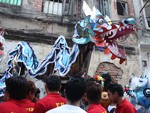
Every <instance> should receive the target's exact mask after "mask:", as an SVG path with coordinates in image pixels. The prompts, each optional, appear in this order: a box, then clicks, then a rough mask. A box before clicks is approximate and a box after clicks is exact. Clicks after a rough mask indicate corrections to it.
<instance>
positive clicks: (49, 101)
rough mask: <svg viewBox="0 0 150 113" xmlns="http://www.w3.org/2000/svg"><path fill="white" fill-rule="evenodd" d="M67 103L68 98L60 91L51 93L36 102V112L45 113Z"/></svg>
mask: <svg viewBox="0 0 150 113" xmlns="http://www.w3.org/2000/svg"><path fill="white" fill-rule="evenodd" d="M64 104H66V99H65V98H63V97H61V95H60V94H58V93H50V94H48V95H47V96H46V97H44V98H43V99H41V100H39V101H37V102H36V103H35V108H34V113H45V112H46V111H48V110H50V109H53V108H56V107H59V106H61V105H64Z"/></svg>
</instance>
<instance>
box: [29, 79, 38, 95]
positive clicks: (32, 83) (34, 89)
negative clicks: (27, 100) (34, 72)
mask: <svg viewBox="0 0 150 113" xmlns="http://www.w3.org/2000/svg"><path fill="white" fill-rule="evenodd" d="M36 90H37V88H36V86H35V84H34V82H33V81H31V80H29V81H28V92H27V93H28V94H29V93H30V92H32V93H35V92H36Z"/></svg>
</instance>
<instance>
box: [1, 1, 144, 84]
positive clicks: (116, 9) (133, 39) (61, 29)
mask: <svg viewBox="0 0 150 113" xmlns="http://www.w3.org/2000/svg"><path fill="white" fill-rule="evenodd" d="M84 3H86V4H87V5H88V7H89V8H90V9H92V8H93V7H96V8H97V9H99V10H100V11H101V13H102V14H103V15H108V16H109V17H110V18H111V21H112V22H118V21H120V20H122V19H125V18H128V17H135V14H136V13H135V12H136V10H134V7H133V6H134V5H135V3H133V1H132V0H32V1H31V0H0V26H1V27H3V28H4V29H5V30H6V31H7V34H5V39H6V44H5V56H4V59H3V62H1V64H2V66H1V67H0V73H3V72H4V71H5V69H6V68H7V65H6V62H7V60H8V52H9V51H11V49H12V48H15V47H16V43H17V42H19V41H22V40H24V41H28V42H30V44H31V46H32V47H33V49H34V51H35V54H36V55H37V56H38V58H39V60H40V61H41V60H42V59H44V57H46V55H47V54H48V53H49V51H50V50H51V45H53V44H54V41H55V40H56V38H57V37H58V36H59V35H64V36H65V37H66V39H67V42H68V44H69V46H70V47H71V46H72V40H71V38H72V36H73V34H74V25H75V23H76V22H77V21H79V20H81V19H83V18H84V17H85V13H86V12H85V11H86V10H82V8H83V6H84ZM138 43H139V36H138V33H135V34H131V35H130V36H129V38H128V39H127V40H126V41H125V42H123V43H121V42H120V43H119V45H121V46H123V47H125V49H126V52H127V62H125V63H123V64H119V60H118V59H116V60H111V58H110V55H105V54H103V53H102V52H99V51H97V50H95V49H93V51H91V52H88V53H86V51H85V50H84V47H82V46H81V47H80V49H81V48H82V49H81V52H80V53H82V54H80V56H79V58H78V61H77V62H78V63H75V64H74V69H75V68H77V69H75V70H74V71H78V72H82V71H83V70H84V69H83V68H82V67H83V66H84V65H82V61H83V59H84V57H85V56H88V55H87V54H91V56H90V62H89V63H87V64H86V70H87V71H86V72H87V74H88V75H89V76H94V75H96V74H99V75H100V74H102V73H103V72H106V71H107V72H109V73H110V74H111V75H112V77H113V78H114V79H115V80H116V81H117V82H118V83H122V84H123V85H125V84H127V83H128V81H129V79H130V77H131V75H132V73H134V74H135V75H138V76H139V75H141V73H142V72H141V57H140V51H139V44H138ZM140 47H141V46H140ZM140 49H141V48H140ZM141 50H142V49H141ZM83 53H84V54H83ZM73 73H75V72H70V74H73Z"/></svg>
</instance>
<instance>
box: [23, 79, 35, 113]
mask: <svg viewBox="0 0 150 113" xmlns="http://www.w3.org/2000/svg"><path fill="white" fill-rule="evenodd" d="M36 90H37V88H36V86H35V84H34V82H32V81H30V80H29V81H28V91H27V96H26V99H24V100H23V101H24V102H23V103H24V108H25V109H26V110H27V112H28V113H33V111H34V106H35V103H34V102H32V101H33V99H34V98H35V92H36Z"/></svg>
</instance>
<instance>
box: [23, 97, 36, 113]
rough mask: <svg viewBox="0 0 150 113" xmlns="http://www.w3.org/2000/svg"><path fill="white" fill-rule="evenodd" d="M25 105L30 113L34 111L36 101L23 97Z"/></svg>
mask: <svg viewBox="0 0 150 113" xmlns="http://www.w3.org/2000/svg"><path fill="white" fill-rule="evenodd" d="M22 102H23V107H24V108H25V109H26V111H27V112H28V113H33V111H34V106H35V103H33V102H31V101H30V100H29V99H23V100H22Z"/></svg>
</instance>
